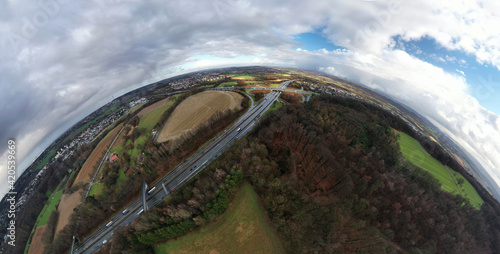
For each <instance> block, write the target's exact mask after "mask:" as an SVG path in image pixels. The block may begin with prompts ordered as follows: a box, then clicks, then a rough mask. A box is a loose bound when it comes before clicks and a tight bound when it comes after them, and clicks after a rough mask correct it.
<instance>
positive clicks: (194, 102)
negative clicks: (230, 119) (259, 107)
mask: <svg viewBox="0 0 500 254" xmlns="http://www.w3.org/2000/svg"><path fill="white" fill-rule="evenodd" d="M242 99H243V96H242V95H240V94H238V93H235V92H222V91H205V92H201V93H197V94H195V95H193V96H191V97H189V98H187V99H185V100H184V101H183V102H182V103H181V104H179V106H177V108H176V109H175V110H174V112H172V115H171V116H170V117H169V119H168V120H167V123H166V124H165V126H164V127H163V129H162V130H161V132H160V134H159V135H158V139H157V141H158V142H160V143H161V142H166V141H168V140H172V139H176V138H179V137H181V136H182V135H184V134H186V133H188V132H189V131H191V130H193V129H196V128H197V127H198V126H200V125H201V124H202V123H204V122H205V121H206V120H208V119H210V118H211V117H212V116H213V115H214V114H215V113H217V112H222V111H224V110H227V109H236V108H238V107H240V101H241V100H242ZM131 158H132V155H131Z"/></svg>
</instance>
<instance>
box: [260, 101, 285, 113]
mask: <svg viewBox="0 0 500 254" xmlns="http://www.w3.org/2000/svg"><path fill="white" fill-rule="evenodd" d="M281 107H283V103H281V102H279V101H275V102H273V105H271V107H270V108H269V109H268V110H267V111H266V112H265V113H264V114H263V115H262V117H264V116H265V115H267V114H268V113H269V112H271V111H273V110H277V109H279V108H281Z"/></svg>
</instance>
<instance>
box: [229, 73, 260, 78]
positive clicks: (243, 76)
mask: <svg viewBox="0 0 500 254" xmlns="http://www.w3.org/2000/svg"><path fill="white" fill-rule="evenodd" d="M230 77H231V78H233V79H255V76H253V75H248V74H235V75H230Z"/></svg>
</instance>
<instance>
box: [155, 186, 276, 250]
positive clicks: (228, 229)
mask: <svg viewBox="0 0 500 254" xmlns="http://www.w3.org/2000/svg"><path fill="white" fill-rule="evenodd" d="M284 252H285V251H284V249H283V247H282V245H281V242H280V239H279V238H278V236H277V234H276V233H275V231H274V230H273V229H272V228H271V226H270V225H269V222H268V218H267V214H266V212H265V210H264V208H262V207H261V206H260V205H259V201H258V196H257V193H255V191H254V190H253V188H252V186H251V185H250V184H248V183H244V184H243V185H242V186H241V189H240V191H239V193H238V194H237V196H236V198H235V200H234V201H233V202H232V203H231V205H230V206H229V208H228V209H227V210H226V212H225V213H224V214H223V215H222V216H221V217H220V218H218V219H217V220H216V221H215V222H213V223H211V224H208V225H206V226H203V227H201V228H200V229H198V230H196V231H194V232H192V233H189V234H187V235H185V236H182V237H179V238H177V239H175V240H170V241H168V242H166V243H164V244H160V245H157V246H155V253H220V254H222V253H252V254H253V253H284Z"/></svg>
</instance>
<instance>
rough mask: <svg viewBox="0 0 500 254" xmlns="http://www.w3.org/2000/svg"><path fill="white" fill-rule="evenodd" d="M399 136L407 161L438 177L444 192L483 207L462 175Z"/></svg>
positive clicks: (405, 135)
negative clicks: (457, 195) (459, 196)
mask: <svg viewBox="0 0 500 254" xmlns="http://www.w3.org/2000/svg"><path fill="white" fill-rule="evenodd" d="M398 135H399V139H398V142H399V145H400V147H401V152H402V153H403V156H404V158H405V159H407V160H408V161H410V162H411V163H413V164H414V165H416V166H418V167H420V168H422V169H424V170H426V171H427V172H429V173H431V174H432V175H433V176H434V177H436V179H438V180H439V182H441V184H442V185H441V189H442V190H444V191H447V192H451V193H453V194H459V195H461V196H463V197H464V198H466V199H468V200H469V201H470V203H471V204H472V205H473V206H474V207H476V208H478V209H479V208H480V207H481V205H482V204H483V203H484V201H483V200H482V199H481V197H480V196H479V194H477V191H476V190H475V189H474V187H472V185H471V184H470V183H469V182H468V181H467V180H466V179H465V178H464V177H463V176H462V175H461V174H459V173H457V172H455V171H454V170H452V169H450V168H448V167H445V166H443V165H442V164H441V163H440V162H439V161H437V160H436V159H434V158H432V157H431V156H430V155H429V154H428V153H427V152H426V151H425V149H424V148H423V147H422V146H421V145H420V143H418V141H417V140H415V139H414V138H412V137H410V136H408V135H407V134H405V133H402V132H400V133H398ZM459 179H463V180H459ZM460 181H463V183H462V184H458V183H459V182H460Z"/></svg>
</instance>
